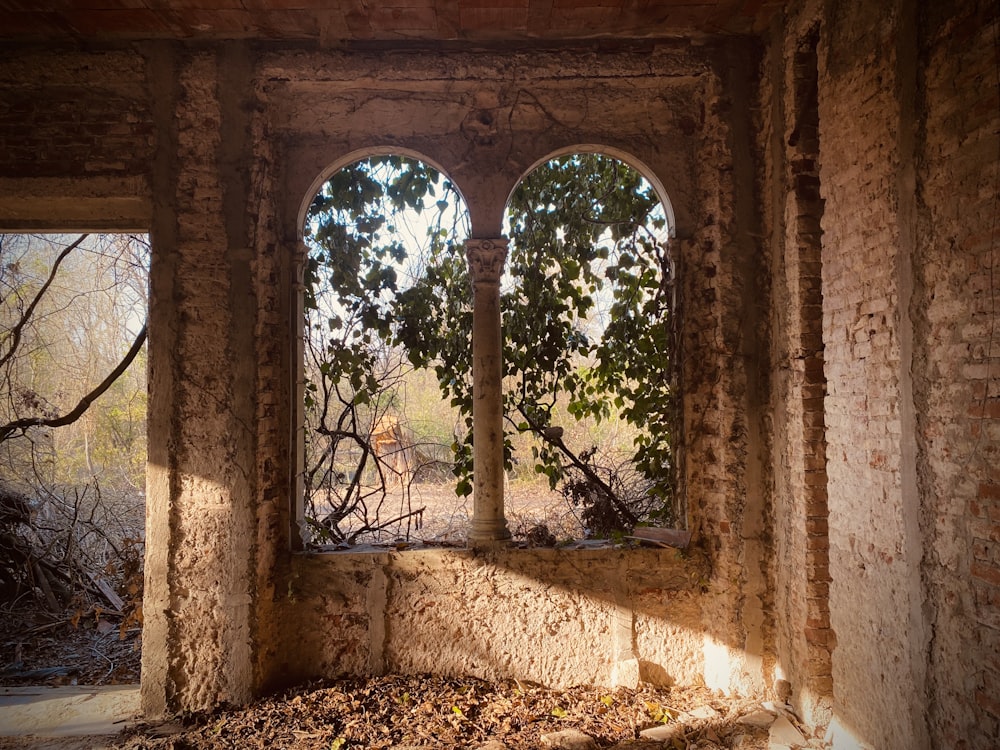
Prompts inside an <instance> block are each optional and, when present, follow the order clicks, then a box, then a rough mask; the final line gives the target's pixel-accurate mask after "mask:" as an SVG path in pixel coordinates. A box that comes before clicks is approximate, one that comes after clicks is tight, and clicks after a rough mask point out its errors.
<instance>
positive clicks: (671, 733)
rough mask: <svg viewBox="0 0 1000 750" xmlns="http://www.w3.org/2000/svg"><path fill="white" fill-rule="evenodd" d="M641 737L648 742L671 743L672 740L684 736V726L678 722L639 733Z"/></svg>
mask: <svg viewBox="0 0 1000 750" xmlns="http://www.w3.org/2000/svg"><path fill="white" fill-rule="evenodd" d="M639 736H640V737H642V738H644V739H647V740H656V741H657V742H669V741H670V740H672V739H675V738H678V737H683V736H684V725H683V724H680V723H678V722H674V723H671V724H661V725H659V726H656V727H649V728H648V729H643V730H642V731H641V732H639Z"/></svg>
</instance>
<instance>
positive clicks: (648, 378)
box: [502, 146, 681, 535]
mask: <svg viewBox="0 0 1000 750" xmlns="http://www.w3.org/2000/svg"><path fill="white" fill-rule="evenodd" d="M609 151H611V152H613V153H608V152H609ZM622 156H624V155H622V154H620V152H617V151H615V150H614V149H603V148H598V147H594V146H583V147H576V148H567V149H564V150H561V151H558V152H556V153H555V155H554V156H552V157H549V158H546V159H544V160H540V161H539V162H537V163H536V166H535V168H534V169H532V170H531V171H529V172H528V173H526V175H525V176H524V177H523V178H522V180H521V182H520V183H519V184H518V186H517V187H516V188H515V189H514V190H513V191H512V192H511V194H510V199H509V201H508V208H507V216H506V221H505V232H506V234H507V236H508V237H509V239H510V255H509V257H508V263H507V273H508V279H507V281H506V283H505V285H504V290H503V295H502V306H503V310H504V320H505V330H506V332H507V336H506V340H505V350H504V360H505V377H506V379H507V381H508V387H507V389H506V393H505V400H506V408H505V413H506V414H507V418H508V421H509V422H510V425H511V427H512V428H513V432H514V433H515V434H517V435H520V436H524V435H527V436H530V438H531V439H530V440H529V441H527V442H528V443H529V444H530V450H531V454H532V459H533V461H534V463H535V468H536V470H538V471H541V472H544V473H545V474H547V475H548V476H549V478H550V480H551V481H552V483H553V486H556V485H558V486H559V487H560V490H561V492H562V493H563V494H564V495H565V496H566V497H567V498H568V499H569V500H570V501H571V503H572V504H573V505H574V506H575V507H577V508H578V509H579V511H580V517H581V520H582V522H583V525H584V527H585V529H586V532H587V533H590V534H598V535H606V534H609V533H613V532H616V531H628V530H630V529H631V528H632V527H634V526H635V524H636V523H638V522H644V521H657V522H663V523H670V524H673V523H676V522H677V521H679V520H680V515H681V514H680V513H679V512H678V511H679V509H678V502H677V496H676V495H677V493H676V486H677V482H676V477H675V464H676V461H675V446H676V445H677V437H678V436H679V430H680V420H679V415H678V412H677V408H678V398H677V382H678V378H677V363H678V356H677V352H678V346H677V336H676V326H675V311H676V307H677V305H676V299H675V296H674V277H675V270H674V265H673V261H672V258H671V256H670V243H669V240H670V238H671V236H672V234H673V222H672V212H671V210H670V204H669V202H668V201H666V199H665V197H664V196H663V193H662V186H660V189H659V190H658V189H657V185H659V181H655V184H654V182H653V181H651V180H649V179H647V178H646V177H645V175H644V174H643V173H642V172H640V170H638V169H636V168H635V167H633V166H631V164H629V161H633V160H631V159H629V160H628V161H626V159H627V157H626V158H625V159H623V158H622ZM647 171H648V170H647ZM515 439H517V438H515ZM520 442H521V443H522V445H521V446H519V447H520V449H521V450H522V451H524V450H525V447H526V446H524V445H523V443H524V442H525V441H524V440H523V439H522V440H521V441H520Z"/></svg>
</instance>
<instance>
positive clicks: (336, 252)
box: [303, 156, 471, 547]
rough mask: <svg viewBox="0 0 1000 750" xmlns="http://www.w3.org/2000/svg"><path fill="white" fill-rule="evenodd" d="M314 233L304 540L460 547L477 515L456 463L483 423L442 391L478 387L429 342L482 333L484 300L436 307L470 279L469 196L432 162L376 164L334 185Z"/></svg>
mask: <svg viewBox="0 0 1000 750" xmlns="http://www.w3.org/2000/svg"><path fill="white" fill-rule="evenodd" d="M304 234H305V240H306V246H307V258H306V264H305V272H304V287H305V294H304V311H305V331H306V334H305V341H304V360H305V361H304V376H305V398H304V422H305V426H304V431H305V451H304V452H305V455H304V471H303V485H304V495H305V497H304V502H305V528H304V529H303V532H304V537H305V538H306V540H307V541H309V542H310V543H311V544H312V545H313V546H330V545H332V546H334V547H337V546H340V547H343V546H350V545H355V544H361V543H384V542H389V543H399V542H408V541H412V540H414V539H421V540H436V541H456V542H457V541H458V540H459V539H460V538H464V533H465V525H466V521H467V509H466V508H465V507H462V506H461V505H460V504H459V503H458V502H456V494H455V489H454V481H453V480H454V474H453V469H454V458H453V455H454V451H455V450H456V449H457V446H459V445H463V444H464V440H465V435H466V433H467V432H468V431H469V429H470V425H471V420H469V419H462V418H461V417H460V415H459V414H458V411H457V409H456V408H455V407H454V405H453V404H450V403H449V401H448V399H447V398H444V397H442V392H441V389H440V388H439V386H438V383H439V382H441V383H444V384H445V385H444V386H443V388H444V390H445V393H446V394H447V393H455V392H465V391H467V390H470V389H471V381H468V382H467V380H466V379H463V378H462V377H461V375H456V376H455V377H454V378H451V377H450V376H449V375H448V374H447V373H445V372H444V371H443V370H442V369H441V368H440V367H437V368H436V370H435V363H436V360H435V359H434V358H433V357H431V356H428V355H427V354H426V352H425V351H424V348H423V347H422V346H421V341H422V340H423V339H436V338H440V337H441V336H442V335H443V334H442V332H441V329H442V328H443V327H446V326H458V327H461V328H462V330H466V331H471V306H470V299H471V292H469V291H468V290H466V292H465V293H457V294H452V295H450V296H449V297H448V298H447V299H446V298H444V297H435V296H434V294H435V290H436V289H437V288H438V287H439V286H440V285H441V284H447V285H449V287H452V286H454V287H455V288H456V289H457V288H458V286H457V285H453V284H451V281H452V280H453V279H454V278H455V277H458V276H462V277H464V273H465V271H464V264H465V258H464V254H463V242H464V240H465V237H466V236H467V234H468V214H467V212H466V210H465V207H464V203H463V202H462V200H461V196H460V195H459V193H458V190H457V189H456V188H455V186H454V185H453V184H452V183H451V182H450V181H449V180H447V179H446V178H445V177H444V176H443V175H442V174H441V173H440V172H438V171H437V170H435V169H434V168H432V167H430V166H428V165H426V164H424V163H423V162H420V161H418V160H415V159H412V158H408V157H403V156H373V157H371V158H368V159H363V160H361V161H358V162H356V163H354V164H351V165H349V166H347V167H345V168H344V169H342V170H340V171H339V172H337V173H336V174H334V175H333V176H332V177H331V178H330V179H329V180H328V181H327V182H326V183H324V185H323V186H322V187H321V189H320V191H319V193H318V194H317V195H316V197H315V198H314V199H313V202H312V204H311V205H310V208H309V211H308V213H307V218H306V226H305V231H304ZM439 303H441V304H439ZM456 346H459V347H461V348H462V350H463V351H465V350H467V349H468V346H467V342H465V341H463V342H460V343H456Z"/></svg>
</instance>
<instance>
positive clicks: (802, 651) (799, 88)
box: [760, 9, 833, 724]
mask: <svg viewBox="0 0 1000 750" xmlns="http://www.w3.org/2000/svg"><path fill="white" fill-rule="evenodd" d="M817 30H818V16H817V13H816V12H815V9H813V10H811V11H810V10H808V9H807V10H803V11H800V13H799V14H797V15H793V16H791V17H790V18H789V19H788V21H787V22H786V24H785V25H784V26H779V27H776V28H775V29H773V30H772V34H773V35H772V38H771V45H770V48H769V49H768V55H767V57H766V58H765V62H764V65H763V67H762V79H763V80H762V103H763V106H762V107H761V113H762V114H761V123H760V134H761V137H762V138H763V141H762V151H763V153H764V154H765V160H764V163H763V164H762V170H763V174H764V179H765V182H766V183H767V184H768V185H769V186H770V189H769V190H768V191H767V192H765V198H766V199H765V200H764V201H763V202H762V208H763V211H764V215H765V217H766V223H767V227H768V236H769V237H770V240H771V243H772V245H773V247H772V257H773V260H772V264H771V274H772V297H771V300H772V316H773V325H772V339H773V340H772V347H773V348H772V358H771V368H772V377H773V388H772V391H771V399H772V401H771V406H772V413H771V424H772V430H773V437H772V451H773V453H772V455H773V472H774V475H773V486H772V495H771V498H770V506H769V514H768V522H769V525H770V527H771V529H772V532H773V545H774V546H773V552H772V558H771V576H772V578H771V580H772V585H773V588H774V593H773V596H774V618H775V631H776V632H775V652H776V654H775V655H776V662H777V663H776V670H775V676H776V677H779V678H782V679H785V680H787V681H788V682H789V684H790V687H791V691H792V703H793V705H795V707H796V709H797V710H798V711H799V713H800V715H802V716H803V717H804V718H805V719H806V720H807V721H809V722H810V723H814V724H825V723H827V722H828V721H829V719H830V708H831V700H830V699H831V696H832V688H833V685H832V676H831V660H830V651H831V645H832V644H833V633H832V630H831V628H830V612H829V585H830V574H829V542H828V509H827V477H826V430H825V404H824V396H825V395H826V378H825V373H824V366H823V364H824V363H823V358H824V345H823V330H822V324H823V288H822V253H821V248H822V244H821V240H822V226H821V222H822V219H823V208H824V206H823V200H822V198H821V190H820V187H821V185H820V174H819V172H820V163H821V161H822V149H821V142H820V137H819V127H820V123H819V113H818V59H817V46H818V31H817Z"/></svg>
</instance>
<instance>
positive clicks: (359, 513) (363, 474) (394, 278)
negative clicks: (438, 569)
mask: <svg viewBox="0 0 1000 750" xmlns="http://www.w3.org/2000/svg"><path fill="white" fill-rule="evenodd" d="M506 228H507V231H508V232H509V235H510V238H511V239H512V243H511V250H510V255H509V259H508V262H507V267H506V273H505V275H504V278H503V280H502V288H501V292H502V294H501V296H502V301H501V306H502V308H503V315H504V321H503V327H504V354H503V356H504V368H505V369H504V374H505V397H504V398H505V403H504V406H505V410H506V420H507V429H506V431H505V432H506V434H505V441H504V452H505V466H506V468H507V473H508V476H509V477H511V478H512V479H513V481H512V483H511V484H512V485H513V486H514V487H513V489H514V491H513V492H510V491H509V492H508V497H509V496H510V495H515V496H520V498H521V505H520V507H517V506H518V502H517V501H516V500H515V502H513V503H512V502H509V501H508V502H507V503H506V505H507V511H508V514H509V515H508V518H509V519H510V520H512V521H513V525H512V528H511V530H512V531H513V532H514V536H515V538H518V537H520V538H521V539H524V540H527V541H528V542H529V543H532V544H552V543H554V542H555V541H557V540H558V539H565V538H567V537H569V538H580V537H582V536H585V535H597V536H605V537H606V536H609V535H613V534H618V533H627V532H629V531H631V530H632V529H633V528H634V527H635V525H636V524H638V523H657V524H660V525H672V524H674V523H675V522H676V521H677V519H678V514H677V513H676V511H675V504H674V503H675V501H676V497H675V495H676V493H675V486H676V485H675V480H674V466H673V463H674V462H673V441H674V440H675V438H676V435H677V430H676V425H677V415H676V407H677V399H676V377H675V373H676V366H675V365H676V357H675V356H674V352H675V344H674V338H675V330H674V317H673V310H674V307H675V305H674V299H673V295H674V290H673V272H672V264H671V261H670V255H669V245H668V242H667V238H668V235H669V230H670V227H669V226H668V220H667V213H666V210H665V208H664V205H663V203H662V202H661V201H660V199H659V197H658V196H657V194H656V191H655V190H654V189H653V187H652V185H651V184H650V183H649V182H648V181H647V180H645V179H644V178H643V177H642V175H641V174H640V173H639V172H638V171H637V170H635V169H633V168H632V167H630V166H628V165H627V164H625V163H624V162H622V161H620V160H618V159H615V158H612V157H609V156H604V155H601V154H576V155H571V156H567V157H561V158H559V159H554V160H552V161H550V162H548V163H547V164H545V165H543V166H542V167H540V168H538V169H536V170H534V171H533V172H532V173H531V174H530V175H529V176H528V177H527V178H525V180H523V181H522V183H521V184H520V185H519V186H518V188H517V189H516V190H515V191H514V193H513V195H512V197H511V200H510V203H509V206H508V216H507V223H506ZM467 233H468V218H467V214H466V212H465V210H464V208H463V206H462V204H461V201H460V196H459V194H458V191H457V189H456V188H455V186H454V185H452V184H451V183H450V182H449V181H448V180H447V179H446V178H445V177H444V176H443V175H441V174H440V173H438V172H437V171H435V170H434V169H432V168H431V167H428V166H427V165H425V164H422V163H421V162H418V161H416V160H414V159H409V158H406V157H401V156H377V157H371V158H369V159H365V160H362V161H359V162H356V163H355V164H352V165H350V166H349V167H346V168H345V169H343V170H341V171H340V172H338V173H337V174H335V175H334V176H333V177H332V178H331V179H330V180H329V181H327V182H326V183H325V184H324V185H323V187H322V188H321V189H320V191H319V193H318V194H317V196H316V197H315V199H314V200H313V202H312V204H311V206H310V208H309V211H308V212H307V219H306V226H305V231H304V235H305V238H306V246H307V258H306V262H305V270H304V286H305V293H304V310H305V328H306V335H305V346H304V349H305V354H304V376H305V397H304V412H305V415H304V422H305V450H304V454H305V455H304V464H305V465H304V470H303V485H304V494H305V498H304V503H305V521H304V524H303V525H304V529H303V530H304V536H306V538H307V539H308V540H309V541H310V542H311V543H312V545H313V546H324V547H329V546H334V547H349V546H351V545H356V544H359V543H365V542H369V543H408V542H410V541H413V540H419V541H454V542H459V541H464V535H465V532H466V530H467V529H466V522H467V520H468V512H469V509H468V507H467V506H465V505H462V506H461V507H459V508H458V509H456V507H455V500H454V498H455V495H457V496H458V497H460V498H461V497H465V496H467V495H469V494H470V493H471V491H472V454H473V451H472V430H471V427H472V402H473V396H472V377H471V373H472V346H471V340H472V290H471V284H470V277H469V269H468V263H467V260H466V257H465V252H464V243H465V239H466V236H467ZM555 490H558V492H555ZM435 493H436V495H437V496H435ZM442 495H443V497H442ZM449 498H450V501H451V502H450V504H449V508H448V510H447V511H446V512H445V514H444V515H445V516H446V519H445V520H446V523H444V524H442V523H441V522H440V520H438V519H435V518H433V517H432V516H433V515H434V512H435V510H436V507H437V506H438V505H439V504H440V503H441V502H442V501H444V500H447V499H449ZM525 500H526V501H525Z"/></svg>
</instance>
